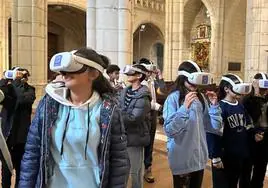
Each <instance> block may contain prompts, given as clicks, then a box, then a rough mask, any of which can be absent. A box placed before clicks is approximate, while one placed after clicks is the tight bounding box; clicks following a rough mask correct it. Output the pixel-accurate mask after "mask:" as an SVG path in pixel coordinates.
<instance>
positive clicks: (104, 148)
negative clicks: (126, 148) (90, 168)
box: [100, 106, 116, 188]
mask: <svg viewBox="0 0 268 188" xmlns="http://www.w3.org/2000/svg"><path fill="white" fill-rule="evenodd" d="M115 107H116V106H114V107H113V110H112V113H111V116H110V117H111V118H110V121H109V124H108V129H107V132H106V134H105V137H104V138H105V142H104V144H105V145H104V147H103V149H102V151H101V156H102V155H104V157H103V171H102V176H101V177H102V180H101V183H100V188H101V187H102V184H103V175H104V172H105V161H106V155H105V154H104V151H106V150H107V139H108V137H107V134H108V133H109V131H110V128H111V122H112V117H113V114H114V109H115ZM102 139H103V138H102Z"/></svg>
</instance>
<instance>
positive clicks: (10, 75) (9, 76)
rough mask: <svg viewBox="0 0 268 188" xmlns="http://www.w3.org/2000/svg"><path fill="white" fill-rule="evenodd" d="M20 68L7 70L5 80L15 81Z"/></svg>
mask: <svg viewBox="0 0 268 188" xmlns="http://www.w3.org/2000/svg"><path fill="white" fill-rule="evenodd" d="M19 69H21V68H20V67H16V68H15V69H14V70H7V71H6V72H5V78H6V79H8V80H15V79H16V77H17V73H18V72H19Z"/></svg>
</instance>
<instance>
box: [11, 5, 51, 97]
mask: <svg viewBox="0 0 268 188" xmlns="http://www.w3.org/2000/svg"><path fill="white" fill-rule="evenodd" d="M12 8H13V10H12V66H20V67H24V68H27V69H28V70H29V71H30V73H31V77H30V80H29V82H30V83H31V84H33V85H34V86H35V87H36V94H37V96H41V95H42V91H43V87H44V85H45V84H46V83H47V0H13V6H12Z"/></svg>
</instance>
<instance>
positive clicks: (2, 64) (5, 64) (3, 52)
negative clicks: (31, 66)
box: [0, 0, 8, 76]
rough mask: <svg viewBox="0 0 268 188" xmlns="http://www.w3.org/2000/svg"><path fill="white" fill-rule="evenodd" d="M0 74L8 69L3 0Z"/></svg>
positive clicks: (0, 6)
mask: <svg viewBox="0 0 268 188" xmlns="http://www.w3.org/2000/svg"><path fill="white" fill-rule="evenodd" d="M0 9H1V11H0V76H2V73H3V71H4V70H7V69H8V17H7V16H6V3H5V0H0Z"/></svg>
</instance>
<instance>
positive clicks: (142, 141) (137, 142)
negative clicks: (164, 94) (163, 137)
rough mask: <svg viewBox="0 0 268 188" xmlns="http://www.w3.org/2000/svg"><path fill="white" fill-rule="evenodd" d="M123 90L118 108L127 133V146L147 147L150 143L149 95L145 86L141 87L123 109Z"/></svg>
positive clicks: (124, 94)
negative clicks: (120, 110)
mask: <svg viewBox="0 0 268 188" xmlns="http://www.w3.org/2000/svg"><path fill="white" fill-rule="evenodd" d="M129 88H130V87H127V88H125V89H124V90H123V91H122V93H121V96H120V99H119V101H120V107H121V109H122V116H123V120H124V124H125V127H126V132H127V141H128V143H127V145H128V146H147V145H148V144H149V142H150V133H149V132H150V131H149V130H150V111H151V103H150V101H151V95H150V92H149V89H148V87H147V86H141V88H139V90H138V91H137V93H136V94H135V95H133V96H132V99H131V101H130V103H129V105H128V106H127V107H125V105H124V102H125V97H126V93H127V90H128V89H129Z"/></svg>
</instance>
